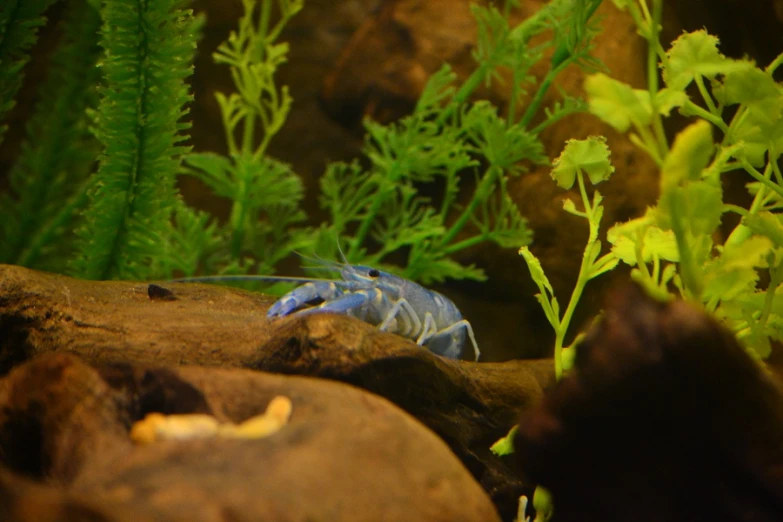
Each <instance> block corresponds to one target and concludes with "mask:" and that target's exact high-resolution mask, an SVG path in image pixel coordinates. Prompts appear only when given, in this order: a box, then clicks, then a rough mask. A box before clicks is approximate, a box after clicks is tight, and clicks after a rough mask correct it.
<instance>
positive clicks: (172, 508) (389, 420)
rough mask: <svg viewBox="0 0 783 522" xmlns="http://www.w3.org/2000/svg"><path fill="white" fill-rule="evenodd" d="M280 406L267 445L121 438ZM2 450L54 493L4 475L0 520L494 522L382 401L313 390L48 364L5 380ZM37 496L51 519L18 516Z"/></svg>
mask: <svg viewBox="0 0 783 522" xmlns="http://www.w3.org/2000/svg"><path fill="white" fill-rule="evenodd" d="M279 395H282V396H285V397H288V398H290V399H291V401H292V403H293V415H292V417H291V419H290V421H289V423H288V424H287V425H286V426H284V427H283V428H282V429H281V430H280V431H278V432H277V433H274V434H272V435H269V436H267V437H265V438H259V439H250V440H242V439H224V438H210V439H203V440H186V441H172V442H160V443H153V444H149V445H144V446H137V445H134V444H133V443H132V442H131V441H130V438H129V435H128V429H129V426H130V423H132V422H134V421H136V420H138V419H140V418H141V417H142V416H143V415H144V414H146V413H148V412H150V411H161V412H165V413H210V414H212V415H214V416H215V417H217V418H218V419H219V420H221V421H231V422H235V423H236V422H240V421H242V420H245V419H247V418H249V417H252V416H254V415H256V414H258V413H261V412H263V411H264V409H265V408H266V406H267V404H268V403H269V401H270V400H271V399H272V398H273V397H275V396H279ZM0 449H1V450H2V451H1V452H0V455H2V464H3V465H4V466H5V467H7V468H9V469H10V470H11V471H12V472H14V473H16V474H20V475H25V476H27V477H28V478H33V479H46V481H47V482H48V483H49V484H52V486H51V487H50V488H40V487H35V486H34V485H30V484H29V482H25V481H19V480H18V479H17V478H16V477H14V476H13V475H10V474H9V473H7V472H3V473H0V488H2V489H3V490H4V491H3V494H0V499H1V500H0V511H4V512H5V513H12V514H14V516H15V518H16V519H17V520H30V521H32V520H41V518H40V517H41V516H44V515H46V516H49V515H51V514H52V513H55V512H58V510H62V511H63V512H66V511H67V510H73V509H74V505H73V504H74V503H76V504H77V505H79V506H81V509H82V511H83V513H91V514H92V516H93V518H91V520H127V519H129V518H128V513H132V514H134V517H135V518H133V519H135V520H172V521H174V520H183V521H185V520H187V521H219V520H226V519H231V520H247V521H251V520H277V521H305V520H332V521H341V520H345V521H348V520H351V521H353V520H367V521H375V520H389V521H401V522H402V521H409V520H417V521H418V520H421V521H444V522H446V521H493V520H499V518H498V516H497V513H496V511H495V508H494V507H493V505H492V503H491V501H490V499H489V498H488V497H487V495H486V494H485V493H484V492H483V491H482V489H481V487H480V486H479V485H478V484H477V483H476V482H475V481H474V480H473V478H472V477H471V476H470V473H468V471H467V470H466V469H465V468H464V466H462V464H461V463H460V462H459V461H458V460H457V458H456V457H455V456H454V455H453V454H452V453H451V452H450V451H449V449H448V448H447V446H446V445H445V444H444V443H443V442H442V441H441V440H440V439H439V438H438V437H437V436H436V435H435V434H434V433H432V432H431V431H429V430H427V429H426V428H424V427H423V426H422V425H421V424H419V423H418V422H416V420H415V419H413V418H412V417H410V416H408V415H406V414H405V413H404V412H402V411H401V410H399V409H398V408H396V407H394V406H393V405H392V404H390V403H389V402H388V401H386V400H384V399H382V398H380V397H377V396H374V395H372V394H369V393H366V392H364V391H361V390H358V389H356V388H354V387H350V386H346V385H343V384H340V383H335V382H329V381H325V380H319V379H308V378H303V377H293V376H281V375H271V374H266V373H261V372H252V371H248V370H239V369H232V370H222V369H205V368H198V367H183V368H173V369H155V368H145V367H142V366H130V365H115V366H111V367H104V368H102V369H99V370H96V369H94V368H91V367H90V366H88V365H86V364H84V363H83V362H81V361H80V360H79V359H77V358H76V357H74V356H71V355H66V354H50V355H45V356H43V357H41V358H38V359H36V360H34V361H31V362H28V363H26V364H24V365H22V366H20V367H18V368H16V369H14V370H13V371H12V372H11V373H10V374H9V375H8V376H7V377H6V378H4V379H3V380H2V381H0ZM38 495H42V498H44V500H45V501H44V502H42V503H41V504H40V505H41V506H42V507H41V508H40V509H44V510H45V511H40V510H38V508H36V509H33V510H32V514H31V515H30V516H21V515H23V514H24V513H25V510H24V509H21V508H20V506H23V505H31V506H36V505H37V504H38V503H37V502H35V501H34V500H35V499H36V498H39V497H38ZM2 504H4V505H2ZM107 506H114V507H113V509H110V510H108V509H107ZM63 519H64V520H75V519H76V518H67V517H65V518H63ZM4 520H8V518H5V519H4Z"/></svg>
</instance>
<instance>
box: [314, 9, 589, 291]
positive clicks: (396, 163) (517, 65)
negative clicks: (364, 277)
mask: <svg viewBox="0 0 783 522" xmlns="http://www.w3.org/2000/svg"><path fill="white" fill-rule="evenodd" d="M600 3H601V2H600V0H589V1H585V0H555V1H553V2H550V3H549V4H547V5H545V6H544V7H542V9H541V10H540V11H538V12H537V13H536V14H534V15H533V16H532V17H530V18H529V19H527V20H525V21H523V22H522V23H520V24H519V25H517V26H515V27H512V26H510V25H509V22H508V12H509V10H510V8H511V7H512V2H506V4H505V8H504V11H503V12H502V11H501V10H499V9H498V8H496V7H494V6H488V7H480V6H477V5H474V6H472V11H473V14H474V17H475V18H476V22H477V24H478V34H479V39H478V44H477V47H476V50H475V52H474V57H475V59H476V62H477V64H478V65H477V68H476V70H475V71H474V72H473V74H471V76H469V77H468V78H467V79H466V80H465V81H464V82H462V83H458V82H457V79H456V75H455V74H454V73H453V72H452V71H451V69H450V68H449V67H448V66H444V67H443V68H442V69H441V70H440V71H438V72H437V73H435V74H434V75H433V76H432V77H431V78H430V79H429V81H428V82H427V85H426V86H425V88H424V91H423V92H422V95H421V97H420V99H419V101H418V103H417V104H416V107H415V109H414V111H413V114H411V115H410V116H407V117H405V118H403V119H402V120H401V121H400V122H398V123H395V124H391V125H380V124H377V123H375V122H372V121H367V122H365V127H366V129H367V133H368V134H367V138H366V141H365V147H364V151H365V155H366V156H367V158H368V159H369V161H370V167H369V168H367V169H364V168H362V167H361V166H360V165H359V164H358V163H352V164H344V163H337V164H332V165H330V167H329V168H328V169H327V172H326V174H325V175H324V177H323V179H322V181H321V187H322V193H323V196H322V205H323V206H324V208H326V209H327V210H328V211H329V213H330V216H331V223H330V224H327V225H326V226H325V230H326V231H327V232H328V234H327V235H328V237H340V238H344V239H345V240H346V241H347V242H348V245H349V246H348V250H347V252H346V256H347V258H348V260H350V261H353V262H357V263H362V264H370V265H374V266H382V267H384V268H386V269H388V270H392V271H396V272H398V273H400V274H401V275H403V276H404V277H407V278H410V279H415V280H419V281H422V282H424V283H428V282H432V281H442V280H443V279H446V278H453V279H463V278H469V279H477V280H483V279H485V277H486V276H485V274H484V272H483V271H482V270H481V269H479V268H477V267H475V266H464V265H462V264H461V263H459V262H458V261H456V260H455V259H454V258H453V255H454V254H456V253H457V252H459V251H460V250H463V249H465V248H468V247H470V246H473V245H476V244H478V243H481V242H484V241H492V242H495V243H497V244H499V245H500V246H502V247H518V246H519V245H520V244H527V243H529V242H530V239H531V234H530V231H529V229H528V228H527V226H526V220H525V219H524V218H523V217H522V215H521V213H520V212H519V209H518V208H517V206H516V204H515V203H514V202H513V201H512V200H511V197H510V196H509V194H508V190H507V185H508V180H509V179H510V178H512V177H515V176H518V175H519V174H520V173H522V172H524V170H525V168H524V165H525V162H528V163H534V164H544V163H546V162H547V158H546V155H545V154H544V149H543V145H542V144H541V142H540V140H539V134H540V133H541V131H542V130H543V129H545V128H546V127H547V126H549V125H551V124H552V123H554V122H555V121H557V120H559V119H560V118H562V117H564V116H565V115H567V114H571V113H573V112H576V111H579V110H582V109H583V108H585V107H584V105H583V104H582V103H581V102H580V101H579V100H576V99H573V98H566V99H565V100H564V101H563V103H561V104H558V105H556V106H555V107H553V108H552V109H551V110H548V109H547V110H546V111H545V114H544V117H543V119H542V120H541V122H540V123H539V124H537V125H536V126H535V127H532V128H531V127H530V123H531V121H532V119H533V117H534V116H536V115H537V114H538V113H539V110H540V108H541V103H542V100H543V97H544V94H545V93H546V92H547V90H548V89H549V87H550V84H551V82H552V80H553V79H554V78H555V77H556V76H557V74H559V73H560V72H561V71H562V70H563V69H564V68H566V67H567V66H569V65H572V64H578V65H582V66H586V67H591V66H592V67H596V66H597V65H598V64H597V63H596V62H595V60H594V59H593V58H592V57H591V56H590V54H589V52H590V49H591V42H592V37H593V35H594V34H595V27H594V25H593V24H592V23H591V22H590V19H591V16H592V15H593V13H594V12H595V9H596V8H597V7H598V5H599V4H600ZM546 31H551V34H552V35H553V38H552V39H551V40H549V41H545V43H543V44H541V45H532V44H531V39H532V38H533V37H534V36H536V35H538V34H541V33H544V32H546ZM549 48H554V51H553V55H552V57H551V59H550V61H549V62H550V69H549V72H548V73H547V75H546V76H545V78H544V80H543V81H542V82H539V83H537V84H536V82H535V81H534V79H533V78H532V77H531V76H530V75H529V71H530V69H531V68H532V67H533V65H535V64H536V63H538V62H540V61H542V60H544V56H545V51H546V50H547V49H549ZM503 70H505V71H506V72H507V73H509V75H510V77H511V81H510V92H509V96H510V103H509V107H508V112H507V114H506V115H505V117H503V116H501V115H499V114H498V111H497V109H496V108H495V107H494V106H492V105H491V104H489V103H488V102H486V101H477V102H470V101H469V98H470V96H471V94H473V93H474V91H475V90H476V88H477V87H478V86H480V85H482V84H485V83H489V82H491V81H497V79H498V78H499V71H503ZM528 88H534V89H535V90H534V93H533V96H532V99H531V101H530V103H529V105H528V106H527V107H526V108H525V110H524V112H522V111H518V110H517V107H518V103H519V102H520V101H521V100H522V98H523V95H524V94H526V90H527V89H528ZM466 170H467V171H473V172H474V178H475V188H474V189H473V192H472V194H471V196H470V197H469V198H468V199H467V204H465V205H464V206H461V205H458V204H457V202H458V201H459V199H460V195H461V190H462V187H461V174H463V173H464V172H465V171H466ZM437 180H440V181H441V185H442V186H443V187H444V188H443V192H442V195H441V197H440V198H439V200H438V201H437V202H433V201H430V200H429V199H427V198H424V197H422V196H419V195H418V186H419V184H421V183H431V182H433V181H437ZM433 203H437V205H434V204H433ZM368 240H369V241H368ZM399 249H406V250H407V252H408V254H407V259H408V261H407V264H406V266H405V267H404V268H395V267H393V266H392V267H390V266H389V265H388V264H386V263H385V262H384V259H385V257H386V256H387V255H388V254H390V253H392V252H395V251H397V250H399ZM331 253H334V247H332V251H331Z"/></svg>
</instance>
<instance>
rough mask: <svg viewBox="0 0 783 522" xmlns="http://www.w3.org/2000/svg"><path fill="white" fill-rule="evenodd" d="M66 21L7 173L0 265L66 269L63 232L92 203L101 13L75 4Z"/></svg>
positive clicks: (0, 200)
mask: <svg viewBox="0 0 783 522" xmlns="http://www.w3.org/2000/svg"><path fill="white" fill-rule="evenodd" d="M63 18H64V19H63V22H62V24H61V26H62V28H63V33H64V34H63V36H62V39H61V41H60V42H59V45H58V47H57V49H56V50H55V51H54V53H53V55H52V57H51V65H50V67H49V69H48V76H47V78H46V79H45V81H44V82H43V83H42V85H41V88H40V89H39V92H38V99H39V101H38V103H37V105H36V107H35V111H34V113H33V115H32V117H31V118H30V120H29V121H28V122H27V126H26V132H25V139H24V141H23V143H22V146H21V151H20V154H19V157H18V158H17V161H16V163H15V164H14V165H13V167H12V168H11V170H10V172H9V188H10V191H9V192H6V193H4V194H0V216H1V217H0V230H1V231H2V232H1V233H0V262H2V263H13V264H19V265H24V266H32V267H36V268H44V269H47V268H48V269H52V270H62V268H63V267H62V260H63V259H67V258H69V257H71V256H72V255H73V248H72V243H73V241H72V238H71V237H70V236H69V235H68V234H67V232H66V231H67V230H68V229H72V228H73V224H74V218H75V216H76V214H77V213H78V211H79V210H81V209H82V208H83V207H84V205H85V203H86V201H87V186H88V184H89V183H90V182H91V180H90V179H89V175H90V172H91V171H92V169H93V166H94V163H95V158H96V156H97V153H98V150H99V148H98V143H97V140H95V139H94V137H93V136H92V134H91V133H90V131H89V125H90V119H89V118H88V116H87V109H89V108H94V107H95V106H96V104H97V88H96V85H97V83H98V80H99V79H100V71H99V69H98V68H97V67H96V62H97V60H98V57H99V55H100V48H99V46H98V28H99V27H100V16H99V14H98V11H97V9H95V8H93V7H92V6H91V5H89V4H87V3H86V2H85V1H81V0H78V1H77V0H74V1H72V2H71V3H70V4H69V5H68V6H67V10H66V13H65V15H64V17H63ZM3 70H5V69H3ZM7 72H8V71H6V73H7Z"/></svg>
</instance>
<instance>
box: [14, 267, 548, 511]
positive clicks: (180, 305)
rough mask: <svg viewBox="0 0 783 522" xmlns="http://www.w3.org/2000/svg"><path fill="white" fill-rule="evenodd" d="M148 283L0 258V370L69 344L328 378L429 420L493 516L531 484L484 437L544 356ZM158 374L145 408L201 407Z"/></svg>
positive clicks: (514, 407) (96, 359) (492, 434)
mask: <svg viewBox="0 0 783 522" xmlns="http://www.w3.org/2000/svg"><path fill="white" fill-rule="evenodd" d="M158 286H160V287H161V288H164V289H167V290H169V291H170V292H171V296H170V297H173V299H166V300H161V299H157V298H155V299H151V298H150V296H149V284H147V283H132V282H118V281H110V282H109V281H107V282H91V281H80V280H76V279H72V278H68V277H65V276H58V275H52V274H46V273H42V272H36V271H33V270H28V269H24V268H20V267H12V266H2V267H0V362H1V363H2V368H3V370H4V371H8V369H10V367H11V366H12V365H14V364H18V363H20V362H21V361H24V360H26V359H28V358H30V357H32V356H34V355H38V354H42V353H49V352H70V353H75V354H78V355H80V356H81V357H83V358H85V359H86V360H87V361H88V362H90V363H94V364H118V363H122V364H132V365H142V366H159V365H178V364H199V365H202V366H224V367H243V368H253V369H259V370H265V371H272V372H278V373H287V374H299V375H308V376H314V377H323V378H329V379H336V380H340V381H344V382H348V383H351V384H354V385H357V386H360V387H363V388H365V389H367V390H369V391H371V392H373V393H376V394H378V395H381V396H384V397H386V398H388V399H389V400H391V401H392V402H394V403H396V404H397V405H398V406H400V407H401V408H403V409H404V410H406V411H407V412H409V413H411V414H412V415H414V416H415V417H416V418H417V419H419V420H420V421H421V422H423V423H424V424H425V425H426V426H428V427H429V428H430V429H432V430H433V431H435V432H436V433H437V434H438V435H439V436H440V437H441V438H443V440H444V441H446V443H447V444H448V445H449V447H451V449H452V451H454V453H455V454H456V455H457V456H458V457H459V458H460V459H461V460H462V462H463V463H464V464H465V466H467V468H468V469H469V470H470V471H471V473H473V476H474V477H476V479H477V480H478V481H479V482H480V483H481V484H482V486H484V488H485V489H486V490H487V491H488V492H489V493H490V495H491V496H492V499H493V501H494V502H495V503H496V505H497V506H498V509H499V511H500V512H501V515H502V516H503V518H504V519H511V517H512V516H513V513H514V512H515V510H516V504H517V498H518V497H519V495H520V494H522V493H525V492H527V493H530V492H531V491H532V490H531V485H530V484H527V485H526V484H523V483H522V482H520V481H519V479H518V478H517V477H516V476H515V474H514V473H512V472H511V470H509V469H508V468H507V466H506V464H505V463H503V462H502V461H501V460H500V459H499V458H498V457H496V456H494V455H493V454H491V452H490V451H489V446H490V445H491V444H492V443H493V442H494V441H495V440H497V439H498V438H500V437H502V436H503V435H505V433H506V432H507V431H508V429H509V427H510V426H512V425H513V424H514V422H515V421H516V420H517V419H518V416H519V415H520V414H521V412H522V411H524V410H525V409H526V408H528V407H529V406H530V405H532V404H533V403H534V401H536V400H537V399H538V398H539V397H540V396H541V393H542V392H541V390H542V388H543V387H545V386H547V385H548V384H549V383H550V382H551V379H552V364H551V361H546V360H544V361H509V362H508V363H469V362H463V361H452V360H447V359H443V358H441V357H438V356H436V355H433V354H432V353H430V352H429V351H427V350H425V349H422V348H421V347H419V346H417V345H416V344H414V343H413V342H411V341H408V340H406V339H404V338H402V337H399V336H397V335H392V334H387V333H383V332H379V331H378V330H377V329H376V328H374V327H372V326H370V325H368V324H366V323H363V322H361V321H358V320H356V319H353V318H350V317H346V316H340V315H333V314H313V315H310V316H305V317H288V318H283V319H280V320H275V321H268V320H267V319H266V316H265V314H266V309H267V307H268V306H269V304H270V303H271V298H269V297H266V296H262V295H259V294H252V293H249V292H246V291H241V290H237V289H231V288H224V287H217V286H208V285H194V284H183V283H174V284H172V283H165V284H158ZM159 294H160V290H154V291H153V295H156V296H157V295H159ZM167 295H168V294H167ZM107 378H108V377H107ZM160 379H162V377H158V378H157V379H155V380H152V381H150V382H149V383H147V384H146V385H145V386H144V387H143V388H140V389H139V391H138V392H137V393H138V394H139V395H142V396H144V397H149V398H148V399H145V400H148V401H153V402H155V404H157V406H155V408H153V409H152V410H150V409H149V408H147V410H146V411H165V412H167V413H180V412H181V409H180V410H176V409H170V407H169V406H166V408H169V409H165V408H164V406H163V405H171V404H180V405H181V404H183V403H186V404H188V408H187V411H205V409H204V404H203V399H201V398H200V394H199V393H196V392H194V391H193V390H192V389H190V388H189V387H182V386H178V385H175V384H174V383H168V384H166V385H165V386H163V385H161V384H159V382H160ZM110 380H111V381H112V382H115V381H120V382H125V381H127V377H126V376H124V374H121V375H119V376H115V377H111V379H110ZM175 381H176V379H175ZM133 382H134V383H138V382H139V381H138V379H136V380H134V381H133ZM133 386H138V384H134V385H133ZM175 392H176V393H175ZM136 413H137V415H140V414H141V413H142V411H141V410H139V411H137V412H136Z"/></svg>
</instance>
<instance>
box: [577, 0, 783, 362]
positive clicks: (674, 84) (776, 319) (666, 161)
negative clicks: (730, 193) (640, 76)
mask: <svg viewBox="0 0 783 522" xmlns="http://www.w3.org/2000/svg"><path fill="white" fill-rule="evenodd" d="M615 3H616V4H618V6H619V7H621V8H626V9H629V10H630V11H631V13H632V15H633V17H634V20H636V22H637V25H638V28H639V32H640V34H641V35H642V36H644V37H645V38H646V39H647V40H648V42H649V48H650V54H649V56H648V60H649V62H650V63H652V64H653V66H655V65H660V68H661V71H662V73H663V74H662V76H663V82H664V86H663V87H661V86H660V85H659V83H658V80H657V75H653V76H654V77H653V78H651V79H650V80H649V83H648V86H647V89H646V90H643V89H633V88H632V87H630V86H628V85H626V84H623V83H621V82H618V81H617V80H613V79H611V78H608V77H605V76H602V75H595V76H592V77H590V78H588V80H587V82H586V85H585V88H586V90H587V92H588V97H589V100H590V110H591V112H593V113H594V114H596V115H597V116H598V117H600V118H601V119H603V120H604V121H606V122H607V123H609V124H610V125H612V126H613V127H615V128H616V129H617V130H619V131H621V132H626V131H628V130H630V129H633V133H632V134H631V139H632V141H633V142H634V143H636V144H637V145H638V146H639V147H640V148H642V149H643V150H645V151H647V152H648V153H649V154H650V156H651V157H652V158H653V159H654V160H655V161H656V163H658V165H659V166H660V167H661V184H660V188H661V191H660V197H659V200H658V204H657V205H656V206H655V207H654V208H652V209H650V210H649V211H648V212H647V214H646V215H645V216H643V217H640V218H637V219H635V220H632V221H631V222H629V223H624V224H618V225H616V226H615V227H613V228H612V230H610V232H609V235H608V239H609V241H610V242H611V243H612V244H613V247H612V249H613V252H614V253H615V254H616V255H617V257H618V258H619V259H621V260H622V261H623V262H624V263H627V264H628V265H630V266H632V267H633V270H632V273H631V275H632V277H633V278H634V279H635V280H636V281H638V282H640V283H641V284H642V285H644V286H645V287H646V288H647V289H648V290H649V291H650V292H651V293H653V294H654V295H658V296H659V297H661V298H664V299H665V298H669V297H670V296H672V295H674V293H676V294H677V295H680V296H682V297H684V298H686V299H688V300H690V301H693V302H696V303H699V304H700V305H701V306H703V307H704V309H705V310H706V311H707V312H709V313H712V314H714V315H715V316H716V317H717V318H719V319H720V320H722V321H723V322H724V324H726V325H727V326H728V327H729V328H730V329H731V330H732V331H733V332H734V333H735V334H736V335H737V338H738V339H739V340H740V341H741V342H742V343H743V344H744V345H745V346H746V348H747V349H748V351H749V353H750V354H751V355H754V356H756V357H760V358H765V357H767V356H768V355H769V353H770V339H777V340H781V339H783V304H781V303H780V299H775V297H776V295H777V294H779V293H781V292H783V287H781V283H783V250H781V248H782V247H783V241H782V240H783V234H782V232H783V220H781V214H780V209H781V208H783V207H781V202H783V200H782V199H781V196H782V195H783V176H781V172H780V167H779V164H778V160H779V158H780V155H781V152H783V89H782V88H781V86H780V85H779V84H778V83H777V82H776V81H775V80H774V78H773V74H774V73H775V71H776V69H777V68H778V67H779V66H780V64H781V63H783V54H781V55H779V56H778V57H777V58H776V59H775V60H774V61H773V62H772V63H771V64H770V65H769V66H767V67H766V68H764V69H761V68H759V67H758V66H756V64H755V63H753V62H752V61H750V60H747V59H741V60H735V59H730V58H727V57H726V56H724V55H722V54H721V53H720V52H719V50H718V43H719V41H718V38H717V37H715V36H713V35H710V34H708V33H707V32H706V31H704V30H700V31H694V32H692V33H685V34H683V35H681V36H680V37H679V38H677V40H675V41H674V42H673V43H672V45H671V47H670V48H669V50H668V51H664V50H663V47H662V46H661V44H660V40H659V32H658V30H657V27H658V25H659V23H660V17H661V10H662V5H661V4H662V2H661V0H654V1H653V2H652V11H649V10H647V9H641V8H640V6H645V7H646V4H645V3H644V2H642V3H641V4H639V5H637V4H636V3H633V2H630V1H617V0H616V1H615ZM653 66H651V69H652V70H654V68H653ZM691 87H693V88H694V89H689V88H691ZM630 100H635V101H634V102H631V101H630ZM674 109H677V110H678V111H679V112H680V113H681V114H682V115H683V116H686V117H688V118H691V119H692V120H694V122H693V123H691V124H690V125H689V126H688V127H687V128H686V129H685V130H684V131H683V132H681V133H680V134H679V135H678V136H677V138H676V139H675V140H674V143H673V144H672V145H671V146H670V145H669V143H668V142H667V140H666V136H665V135H664V134H663V132H662V131H659V129H662V128H663V125H662V118H663V117H665V116H667V115H668V114H669V112H670V111H672V110H674ZM716 135H717V136H718V139H717V140H716V139H715V136H716ZM736 171H744V172H745V173H746V174H747V175H749V176H750V178H751V181H750V182H749V183H748V185H747V186H748V190H749V192H750V195H751V196H752V202H751V204H750V205H749V207H748V208H743V207H740V206H737V205H733V204H726V203H724V197H723V188H722V178H723V176H724V175H725V174H727V173H730V172H736ZM727 214H737V215H738V216H740V217H741V219H740V221H739V223H738V224H737V225H736V226H734V227H733V228H731V229H728V230H724V229H722V228H721V225H722V224H723V223H725V221H726V220H725V219H724V218H725V217H726V215H727ZM721 235H723V236H724V237H725V238H726V239H725V241H723V242H721V241H720V240H716V238H719V237H720V236H721ZM761 274H764V276H765V277H764V278H763V280H764V283H761V281H762V278H761Z"/></svg>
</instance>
